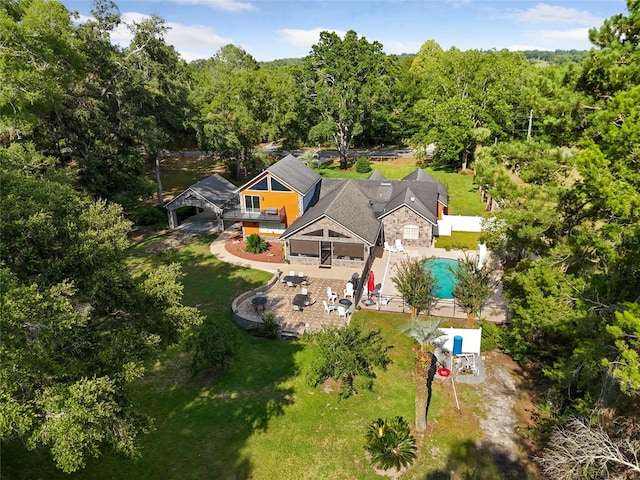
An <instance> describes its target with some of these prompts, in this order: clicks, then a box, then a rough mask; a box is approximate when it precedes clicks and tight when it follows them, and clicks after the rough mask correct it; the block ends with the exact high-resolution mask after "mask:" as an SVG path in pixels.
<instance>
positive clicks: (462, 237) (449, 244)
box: [435, 232, 481, 250]
mask: <svg viewBox="0 0 640 480" xmlns="http://www.w3.org/2000/svg"><path fill="white" fill-rule="evenodd" d="M480 235H481V234H480V233H479V232H451V236H449V237H437V238H436V245H435V246H436V248H446V249H447V250H451V249H459V250H477V249H478V242H479V241H480Z"/></svg>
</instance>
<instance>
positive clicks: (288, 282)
mask: <svg viewBox="0 0 640 480" xmlns="http://www.w3.org/2000/svg"><path fill="white" fill-rule="evenodd" d="M287 287H293V288H296V286H295V285H294V283H293V282H292V281H290V280H288V281H287Z"/></svg>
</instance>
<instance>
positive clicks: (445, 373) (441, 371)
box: [438, 367, 451, 378]
mask: <svg viewBox="0 0 640 480" xmlns="http://www.w3.org/2000/svg"><path fill="white" fill-rule="evenodd" d="M438 375H440V376H441V377H444V378H447V377H448V376H449V375H451V370H449V369H448V368H444V367H440V368H439V369H438Z"/></svg>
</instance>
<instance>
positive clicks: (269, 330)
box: [260, 312, 280, 338]
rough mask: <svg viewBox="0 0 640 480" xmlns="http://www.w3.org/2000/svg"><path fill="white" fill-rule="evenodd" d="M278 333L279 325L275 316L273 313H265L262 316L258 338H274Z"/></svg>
mask: <svg viewBox="0 0 640 480" xmlns="http://www.w3.org/2000/svg"><path fill="white" fill-rule="evenodd" d="M278 332H280V325H278V322H277V320H276V314H275V313H273V312H265V313H264V314H263V315H262V329H261V330H260V336H262V337H266V338H276V337H277V336H278Z"/></svg>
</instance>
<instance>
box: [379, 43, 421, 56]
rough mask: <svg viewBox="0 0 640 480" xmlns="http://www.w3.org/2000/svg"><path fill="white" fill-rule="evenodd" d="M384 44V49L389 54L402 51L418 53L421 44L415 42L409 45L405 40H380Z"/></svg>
mask: <svg viewBox="0 0 640 480" xmlns="http://www.w3.org/2000/svg"><path fill="white" fill-rule="evenodd" d="M378 41H379V42H380V43H381V44H382V45H383V47H384V48H383V50H384V51H385V53H387V54H401V53H418V50H420V44H418V43H414V44H413V45H407V44H406V43H403V42H398V41H396V40H386V41H383V40H378Z"/></svg>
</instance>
